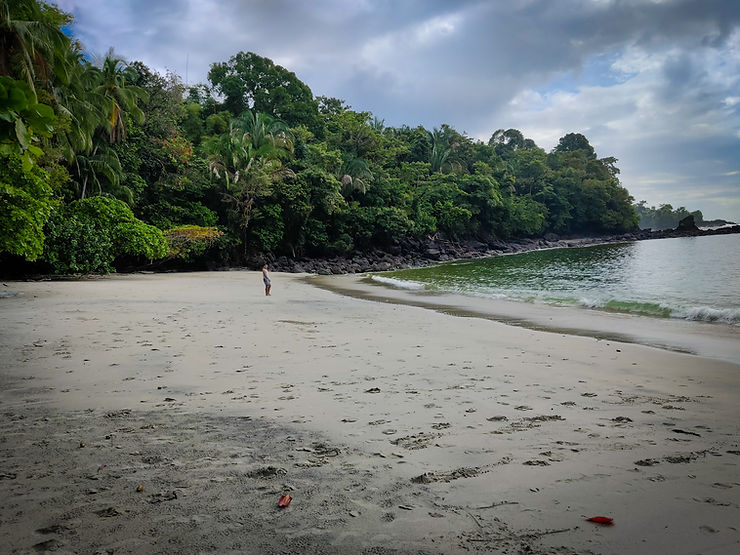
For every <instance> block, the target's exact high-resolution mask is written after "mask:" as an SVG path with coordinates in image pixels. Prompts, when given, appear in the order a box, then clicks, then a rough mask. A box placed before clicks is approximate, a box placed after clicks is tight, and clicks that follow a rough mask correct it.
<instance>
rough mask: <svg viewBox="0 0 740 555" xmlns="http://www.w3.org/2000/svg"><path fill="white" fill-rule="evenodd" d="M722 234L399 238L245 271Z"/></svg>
mask: <svg viewBox="0 0 740 555" xmlns="http://www.w3.org/2000/svg"><path fill="white" fill-rule="evenodd" d="M728 233H740V225H737V226H733V227H726V228H721V229H714V230H701V229H699V228H697V227H696V226H694V228H686V229H675V230H665V231H651V230H649V229H648V230H637V231H634V232H629V233H622V234H618V235H608V236H592V237H575V236H569V237H560V236H558V235H556V234H554V233H548V234H546V235H545V236H544V237H541V238H536V239H518V240H513V241H499V240H491V241H488V242H483V241H479V240H466V241H452V240H449V239H445V238H429V239H405V240H403V241H400V242H398V243H396V244H395V245H392V246H389V247H388V248H386V249H385V250H380V249H372V250H369V251H354V252H351V253H349V254H347V255H346V256H334V257H324V258H289V257H286V256H280V257H276V256H273V255H272V254H270V253H267V254H256V255H254V256H253V257H252V258H251V259H250V260H249V261H248V262H247V267H248V268H251V269H259V268H261V267H262V265H263V264H264V263H265V262H266V263H268V264H269V265H270V269H271V270H274V271H279V272H293V273H296V272H306V273H312V274H322V275H331V274H356V273H363V272H382V271H387V270H396V269H403V268H416V267H420V266H429V265H432V264H438V263H440V262H447V261H452V260H463V259H470V258H483V257H492V256H500V255H502V254H514V253H520V252H527V251H532V250H541V249H552V248H567V247H584V246H588V245H598V244H602V243H623V242H629V241H641V240H646V239H665V238H670V237H695V236H701V235H723V234H728Z"/></svg>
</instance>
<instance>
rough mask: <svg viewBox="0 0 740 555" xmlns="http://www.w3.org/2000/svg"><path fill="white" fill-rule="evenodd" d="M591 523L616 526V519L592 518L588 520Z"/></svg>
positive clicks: (605, 517) (606, 517)
mask: <svg viewBox="0 0 740 555" xmlns="http://www.w3.org/2000/svg"><path fill="white" fill-rule="evenodd" d="M586 520H588V521H589V522H595V523H597V524H614V519H613V518H609V517H608V516H592V517H591V518H587V519H586Z"/></svg>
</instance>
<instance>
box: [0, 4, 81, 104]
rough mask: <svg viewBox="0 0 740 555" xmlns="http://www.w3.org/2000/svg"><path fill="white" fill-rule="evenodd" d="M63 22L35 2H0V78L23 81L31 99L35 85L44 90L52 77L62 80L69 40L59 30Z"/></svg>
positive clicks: (55, 11) (59, 15) (54, 11)
mask: <svg viewBox="0 0 740 555" xmlns="http://www.w3.org/2000/svg"><path fill="white" fill-rule="evenodd" d="M11 6H12V9H11ZM21 16H22V17H24V19H17V18H18V17H21ZM66 19H67V18H66V17H65V15H64V14H63V13H62V12H60V11H59V10H58V9H56V8H55V7H50V6H48V5H45V6H44V8H42V7H41V5H40V4H39V3H38V2H37V1H36V0H15V1H13V2H7V1H5V2H0V75H8V76H11V77H17V78H20V79H24V80H25V81H26V82H27V83H28V86H29V87H30V88H31V90H32V91H33V93H34V95H35V94H36V83H37V82H38V83H41V84H43V85H44V86H48V85H49V83H51V82H52V80H53V78H54V77H55V76H57V77H60V78H62V80H66V73H67V70H68V66H67V65H66V58H65V53H66V51H67V50H68V49H69V46H70V40H69V38H68V37H67V36H65V34H64V33H62V31H61V29H60V28H59V26H60V24H63V23H65V22H66Z"/></svg>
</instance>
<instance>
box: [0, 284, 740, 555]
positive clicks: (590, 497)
mask: <svg viewBox="0 0 740 555" xmlns="http://www.w3.org/2000/svg"><path fill="white" fill-rule="evenodd" d="M272 278H273V280H272V281H273V289H272V292H273V294H272V296H270V297H265V296H264V289H263V287H262V279H261V274H260V273H259V272H251V271H231V272H212V273H205V272H204V273H185V274H138V275H121V276H115V275H114V276H109V277H104V278H97V279H88V280H80V281H55V282H50V281H45V282H5V283H4V284H3V286H1V287H0V288H1V289H2V290H3V291H2V292H3V293H4V294H5V296H3V297H2V298H0V411H1V412H2V434H0V498H2V499H3V502H2V504H0V546H2V549H1V551H2V552H8V553H29V552H43V551H55V552H70V553H128V552H137V553H203V552H218V553H230V552H233V553H368V554H370V553H372V554H384V553H404V554H405V553H429V554H437V553H445V554H447V553H453V554H454V553H470V552H475V553H511V554H514V553H557V554H570V553H604V554H610V553H613V554H622V553H638V554H641V553H645V554H648V553H651V554H652V553H676V554H698V553H702V554H710V553H711V554H724V553H728V554H729V553H737V552H738V551H740V529H739V526H740V525H739V523H740V359H738V358H736V357H737V356H738V355H737V353H738V350H739V349H740V347H739V345H740V341H738V339H739V338H740V336H738V333H736V331H735V330H731V329H730V330H727V329H724V330H723V331H719V330H720V328H719V327H707V326H706V325H704V326H702V325H699V324H696V325H694V324H691V323H683V322H681V323H675V325H674V324H673V323H670V324H668V325H666V326H660V325H659V326H657V327H651V328H650V329H649V330H648V329H647V328H648V327H650V326H647V327H646V325H645V324H644V321H643V320H640V319H637V318H632V319H630V318H626V317H624V316H618V315H599V316H598V318H599V321H600V322H602V323H600V324H598V325H597V324H594V323H593V322H591V321H590V319H591V318H592V315H591V314H590V313H588V314H587V312H588V311H585V310H582V311H571V312H568V313H565V312H562V311H558V310H557V309H551V307H550V308H548V307H540V308H538V309H537V310H538V311H539V312H538V313H537V314H533V313H530V312H529V309H526V308H523V307H521V305H519V309H516V308H512V309H511V310H512V311H513V312H512V313H511V314H510V316H511V318H510V320H511V321H512V322H513V323H519V322H514V321H515V320H517V319H519V317H520V314H519V313H518V310H521V311H523V312H524V313H526V314H525V315H526V318H525V319H526V320H527V322H528V324H529V325H528V327H524V326H521V325H508V324H505V323H502V322H500V321H496V319H491V318H483V317H475V316H476V314H475V312H476V310H477V309H478V308H479V307H467V308H465V307H463V309H460V310H457V311H456V310H453V309H452V308H450V307H451V306H452V305H451V304H449V303H451V302H452V301H449V303H448V301H447V300H443V299H434V300H433V301H430V303H429V304H428V306H426V305H425V306H414V303H409V302H406V300H404V299H403V298H400V294H399V296H398V297H399V298H396V295H395V294H394V293H392V292H389V291H388V290H383V292H380V293H378V292H375V293H373V291H372V290H371V288H372V286H368V285H363V284H362V283H359V282H358V280H357V278H351V279H350V278H349V277H347V278H345V277H331V278H324V277H322V278H317V277H313V276H305V275H294V274H274V275H273V276H272ZM327 287H329V288H332V289H334V290H329V289H327ZM337 290H341V291H344V292H351V293H352V294H353V295H354V296H349V295H346V294H343V293H340V292H337ZM373 297H378V298H377V299H375V298H373ZM379 300H385V301H388V302H378V301H379ZM443 301H444V302H443ZM446 303H447V304H446ZM417 304H418V303H417ZM453 304H454V303H453ZM442 305H444V307H442V308H440V307H441V306H442ZM504 319H506V318H504ZM538 322H539V323H538ZM545 323H546V324H547V325H545ZM599 326H603V327H604V329H602V328H601V327H599ZM589 329H591V330H594V329H595V331H593V333H589V331H588V330H589ZM713 330H716V333H715V332H714V331H713ZM639 337H642V338H643V339H644V341H639V340H636V338H639ZM620 339H622V340H623V341H622V340H620ZM641 343H643V344H641ZM652 345H661V346H663V347H667V349H666V348H657V347H655V346H652ZM668 349H670V350H668ZM681 350H684V351H688V352H678V351H681ZM715 355H716V356H715ZM283 494H289V495H290V496H291V497H292V502H291V503H290V505H289V506H288V507H285V508H279V507H278V499H279V498H280V496H281V495H283ZM593 516H606V517H610V518H613V519H614V521H613V524H612V525H601V524H597V523H593V522H589V521H587V520H586V519H587V518H589V517H593Z"/></svg>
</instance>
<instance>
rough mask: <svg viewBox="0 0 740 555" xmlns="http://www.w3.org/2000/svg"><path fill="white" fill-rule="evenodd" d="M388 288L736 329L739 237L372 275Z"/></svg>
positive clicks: (562, 251)
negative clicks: (680, 320)
mask: <svg viewBox="0 0 740 555" xmlns="http://www.w3.org/2000/svg"><path fill="white" fill-rule="evenodd" d="M372 279H373V280H374V281H376V282H378V283H383V284H385V285H388V286H391V287H399V288H405V289H417V290H427V291H439V292H452V293H457V294H462V295H467V296H478V297H488V298H500V299H508V300H514V301H521V302H528V303H545V304H553V305H559V306H579V307H583V308H587V309H595V310H604V311H611V312H620V313H628V314H639V315H643V316H650V317H655V318H682V319H686V320H700V321H707V322H717V323H720V324H726V325H732V326H740V235H738V234H731V235H715V236H705V237H686V238H677V239H656V240H649V241H638V242H633V243H619V244H609V245H598V246H592V247H584V248H567V249H551V250H543V251H533V252H527V253H521V254H516V255H508V256H499V257H495V258H485V259H477V260H465V261H459V262H450V263H444V264H439V265H436V266H430V267H426V268H418V269H413V270H400V271H394V272H384V273H382V274H375V275H373V276H372Z"/></svg>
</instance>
